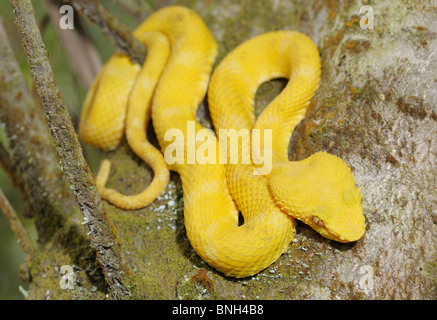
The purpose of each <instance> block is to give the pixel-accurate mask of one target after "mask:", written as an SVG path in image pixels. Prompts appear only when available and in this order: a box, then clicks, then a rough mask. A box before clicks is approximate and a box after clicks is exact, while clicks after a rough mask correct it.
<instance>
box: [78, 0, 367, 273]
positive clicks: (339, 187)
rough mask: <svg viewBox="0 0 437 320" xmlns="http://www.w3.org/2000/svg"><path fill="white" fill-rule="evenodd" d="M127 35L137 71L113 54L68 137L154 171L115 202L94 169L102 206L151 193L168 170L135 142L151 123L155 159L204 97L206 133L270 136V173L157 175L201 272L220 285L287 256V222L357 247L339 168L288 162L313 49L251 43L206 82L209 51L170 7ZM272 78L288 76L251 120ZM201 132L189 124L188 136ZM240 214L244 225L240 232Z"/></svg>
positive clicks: (207, 168)
mask: <svg viewBox="0 0 437 320" xmlns="http://www.w3.org/2000/svg"><path fill="white" fill-rule="evenodd" d="M134 35H135V36H136V37H137V38H138V39H140V40H141V41H142V42H144V44H145V45H146V46H147V48H148V55H147V58H146V61H145V63H144V65H143V66H142V67H141V66H139V65H137V64H132V63H131V62H130V60H129V58H128V57H126V56H123V55H121V54H119V53H117V54H115V55H114V56H113V57H112V58H111V59H110V60H109V61H108V62H107V63H106V64H105V66H104V67H103V68H102V71H101V72H100V73H99V75H98V77H97V79H96V80H95V82H94V84H93V86H92V87H91V89H90V90H89V93H88V95H87V97H86V99H85V102H84V107H83V110H82V114H81V119H80V123H79V134H80V137H81V138H82V140H83V141H85V142H87V143H90V144H93V145H94V146H97V147H99V148H102V149H103V150H111V149H114V148H115V147H116V146H117V145H118V144H119V142H120V141H121V139H122V138H123V135H124V133H126V138H127V141H128V143H129V145H130V146H131V148H132V149H133V150H134V152H135V153H136V154H137V155H138V156H139V157H140V158H142V159H143V160H144V161H145V162H147V163H148V164H149V165H150V166H151V167H152V169H153V170H154V178H153V181H152V183H151V185H150V186H149V187H148V188H147V189H146V190H145V191H144V192H142V193H140V194H138V195H134V196H126V195H123V194H121V193H119V192H117V191H115V190H113V189H108V188H106V187H105V182H106V179H107V178H108V175H109V172H110V162H109V161H107V160H105V161H104V162H103V163H102V167H101V169H100V172H99V174H98V176H97V187H98V190H99V193H100V194H101V196H102V198H104V199H106V200H108V201H110V202H111V203H113V204H114V205H116V206H118V207H121V208H124V209H136V208H141V207H144V206H146V205H147V204H149V203H150V202H151V201H153V200H154V199H155V198H156V197H157V196H158V195H159V194H160V193H161V192H162V190H163V189H164V188H165V186H166V185H167V182H168V179H169V172H168V169H167V165H166V163H165V161H164V160H163V157H162V155H161V153H160V152H159V151H158V150H156V149H155V148H154V147H153V146H152V145H151V144H150V143H149V142H148V141H147V139H146V129H147V127H146V126H147V123H148V121H149V119H150V117H152V121H153V125H154V128H155V131H156V135H157V138H158V142H159V145H160V147H161V150H162V151H163V152H164V150H165V148H166V147H167V146H169V145H170V143H172V142H171V141H166V139H164V137H165V133H166V131H167V130H169V129H172V128H178V129H180V130H181V131H182V132H183V133H184V135H185V137H186V136H187V132H186V131H187V121H196V110H197V107H198V105H199V104H200V102H201V101H202V99H203V97H204V95H205V94H206V91H207V89H208V102H209V108H210V112H211V117H212V119H213V124H214V127H215V129H216V130H218V129H221V128H224V129H226V128H235V129H237V130H239V129H243V128H245V129H249V130H250V129H254V128H257V129H261V131H262V130H263V129H272V132H273V141H272V145H271V146H270V147H271V149H270V150H271V155H272V161H273V167H272V170H271V172H270V173H268V174H265V175H255V174H254V170H253V169H254V167H255V165H254V164H253V163H251V164H229V165H224V164H209V163H207V164H198V163H197V164H178V163H175V164H172V165H169V166H168V167H169V168H170V170H173V171H176V172H178V173H179V175H180V177H181V180H182V187H183V200H184V222H185V228H186V232H187V236H188V238H189V240H190V243H191V245H192V246H193V247H194V249H195V250H196V252H197V253H198V254H199V255H200V256H201V257H202V258H203V259H204V260H205V261H206V262H207V263H208V264H210V265H211V266H212V267H214V268H216V269H217V270H219V271H221V272H223V273H224V274H225V275H226V276H230V277H238V278H239V277H246V276H250V275H253V274H256V273H258V272H260V271H261V270H263V269H264V268H266V267H268V266H269V265H270V264H271V263H273V262H274V261H275V260H276V259H277V258H278V257H279V256H280V255H281V254H282V253H283V252H284V251H285V250H286V249H287V247H288V245H289V243H290V242H291V241H292V239H293V237H294V232H295V225H296V221H295V218H297V219H299V220H301V221H303V222H304V223H306V224H308V225H310V226H311V227H312V228H313V229H315V230H316V231H317V232H319V233H320V234H321V235H322V236H324V237H327V238H329V239H334V240H336V241H340V242H349V241H356V240H358V239H359V238H361V236H362V235H363V234H364V230H365V219H364V215H363V212H362V206H361V194H360V189H357V188H356V187H355V182H354V179H353V176H352V173H351V170H350V168H348V166H347V165H346V163H345V162H344V161H343V160H341V159H340V158H338V157H336V156H333V155H330V154H328V153H326V152H317V153H315V154H313V155H312V156H310V157H309V158H307V159H305V160H302V161H289V160H288V156H287V150H288V143H289V139H290V136H291V133H292V132H293V130H294V128H295V127H296V125H297V124H298V123H299V122H300V121H301V120H302V119H303V118H304V116H305V111H306V108H307V106H308V104H309V101H310V99H311V98H312V96H313V95H314V92H315V91H316V89H317V87H318V84H319V81H320V59H319V54H318V50H317V48H316V47H315V45H314V44H313V42H312V41H311V40H310V39H309V38H308V37H307V36H305V35H303V34H301V33H299V32H295V31H285V30H284V31H275V32H269V33H265V34H262V35H260V36H257V37H255V38H253V39H250V40H248V41H246V42H245V43H243V44H241V45H240V46H238V47H237V48H235V49H234V50H233V51H232V52H231V53H229V54H228V55H227V56H226V57H225V58H224V59H223V60H222V61H221V62H220V64H219V65H218V66H217V68H216V69H215V70H214V73H213V75H212V77H211V80H210V73H211V70H212V66H213V63H214V60H215V57H216V54H217V44H216V41H215V40H214V37H213V36H212V34H211V32H210V31H209V30H208V29H207V27H206V25H205V24H204V22H203V21H202V20H201V18H200V17H199V16H198V15H197V14H196V13H195V12H193V11H192V10H190V9H187V8H184V7H178V6H172V7H167V8H164V9H161V10H158V11H157V12H155V13H154V14H152V15H151V16H150V17H149V18H148V19H147V20H146V21H144V22H143V23H142V24H141V25H140V26H139V27H138V28H137V29H136V30H135V32H134ZM278 77H284V78H288V79H289V82H288V84H287V86H286V87H285V88H284V89H283V91H282V92H281V93H280V94H279V95H278V96H277V97H276V98H275V99H274V100H273V101H272V102H271V103H270V104H269V105H268V106H267V107H266V108H265V109H264V110H263V112H262V113H261V115H260V116H259V117H258V119H256V122H255V119H254V110H253V109H254V107H253V105H254V97H255V93H256V90H257V88H258V87H259V86H260V85H261V84H262V83H263V82H265V81H268V80H270V79H273V78H278ZM208 83H209V85H208ZM201 129H203V127H202V126H201V125H200V124H199V123H198V122H197V121H196V122H195V130H196V132H198V131H199V130H201ZM209 134H210V135H209V136H208V138H209V139H217V138H216V137H215V135H214V133H213V132H212V131H211V132H209ZM261 141H263V140H262V139H261ZM184 143H185V144H186V143H187V142H186V141H185V142H184ZM262 146H263V145H262ZM262 146H261V147H262ZM197 147H198V145H196V148H197ZM184 150H185V154H184V157H185V160H186V158H187V152H186V150H187V148H184ZM261 150H262V149H261ZM185 163H186V161H185ZM239 212H241V213H242V215H243V217H244V224H242V225H241V226H238V215H239Z"/></svg>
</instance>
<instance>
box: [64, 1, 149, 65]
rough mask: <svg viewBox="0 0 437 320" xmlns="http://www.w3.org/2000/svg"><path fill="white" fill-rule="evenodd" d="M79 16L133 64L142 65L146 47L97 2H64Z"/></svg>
mask: <svg viewBox="0 0 437 320" xmlns="http://www.w3.org/2000/svg"><path fill="white" fill-rule="evenodd" d="M64 1H65V2H67V3H70V4H71V5H72V6H73V7H74V8H75V9H76V10H78V11H79V13H80V14H82V15H84V16H86V17H87V18H88V19H89V20H90V21H91V22H92V23H95V24H96V25H98V26H99V27H100V29H101V30H102V32H103V34H104V35H106V37H107V38H108V39H109V41H111V43H112V44H113V45H114V46H116V47H117V48H118V50H120V51H121V52H122V53H124V54H126V55H128V56H129V57H130V58H131V60H132V61H133V62H134V63H139V64H143V62H144V58H145V56H146V47H145V46H144V45H143V44H142V43H141V42H140V41H139V40H138V39H137V38H135V37H134V35H133V34H132V32H131V30H130V29H129V28H128V27H126V26H125V25H124V24H123V23H121V22H120V21H119V20H118V19H117V18H116V17H115V16H113V15H112V14H111V13H110V12H109V11H108V10H107V9H106V8H105V7H104V6H102V5H101V4H100V2H99V1H98V0H64Z"/></svg>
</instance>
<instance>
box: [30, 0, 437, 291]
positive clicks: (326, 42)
mask: <svg viewBox="0 0 437 320" xmlns="http://www.w3.org/2000/svg"><path fill="white" fill-rule="evenodd" d="M175 3H177V4H181V5H186V6H188V7H191V8H193V9H194V10H196V11H197V12H198V13H199V15H200V16H201V17H203V18H204V20H205V22H206V23H207V25H208V26H209V27H210V29H211V30H212V32H213V33H214V35H215V37H216V38H217V41H218V42H219V46H220V50H219V57H218V61H220V59H222V58H223V57H224V56H225V54H226V53H227V52H229V51H230V50H232V49H233V48H234V47H235V46H237V45H238V44H240V43H241V42H243V41H244V40H246V39H249V38H250V37H253V36H255V35H257V34H260V33H263V32H266V31H272V30H277V29H295V30H299V31H301V32H304V33H305V34H307V35H308V36H310V37H311V38H312V39H313V40H314V42H315V43H316V45H317V47H318V48H319V50H320V55H321V60H322V81H321V83H320V87H319V89H318V91H317V93H316V96H315V97H314V99H313V101H312V103H311V104H310V108H309V110H308V112H307V117H306V119H305V120H304V121H303V122H302V123H301V124H300V125H299V127H298V128H297V130H296V131H295V133H294V135H293V137H292V140H291V143H290V159H291V160H299V159H304V158H306V157H307V156H309V155H311V154H312V153H314V152H316V151H319V150H325V151H328V152H330V153H333V154H335V155H337V156H340V157H341V158H342V159H344V160H345V161H346V162H347V163H348V164H349V165H350V166H351V167H352V171H353V174H354V177H355V179H356V182H357V184H358V185H359V186H362V187H363V189H362V194H363V208H364V214H365V216H366V222H367V230H366V233H365V235H364V237H363V238H362V239H360V240H359V241H357V242H356V243H352V244H339V243H336V242H333V241H329V240H327V239H324V238H322V237H321V236H319V235H318V234H316V233H315V232H314V231H312V230H311V229H309V228H308V227H306V226H304V225H302V224H298V228H297V233H296V237H295V241H294V242H293V243H292V244H290V247H289V250H288V251H287V252H286V253H284V254H283V255H282V256H281V257H280V258H279V259H278V261H277V262H275V263H274V264H272V265H271V266H270V267H269V268H267V269H266V270H264V271H263V272H261V273H259V274H258V275H256V276H254V277H249V278H245V279H238V280H235V279H230V278H226V277H224V276H223V275H222V274H221V273H219V272H217V271H215V270H214V269H212V268H210V267H209V266H208V265H207V264H206V263H204V262H203V261H202V259H201V258H200V257H199V256H198V255H197V254H196V253H195V252H194V250H193V249H192V247H191V246H190V243H189V241H188V239H187V238H186V234H185V230H184V225H183V201H182V190H181V186H180V181H179V178H178V177H177V175H172V180H171V183H170V184H169V186H168V187H167V189H166V191H165V193H164V194H162V195H161V196H160V197H159V198H158V199H157V200H156V201H155V202H154V203H153V204H151V205H150V206H148V207H147V208H145V209H143V210H137V211H122V210H119V209H117V208H115V207H113V206H111V205H109V204H107V203H106V204H105V206H106V209H107V213H108V216H109V218H110V219H111V220H112V222H113V224H114V226H115V227H116V229H117V231H118V234H119V237H120V239H121V242H122V249H123V250H124V252H125V254H126V256H127V259H128V260H129V263H130V265H131V268H132V270H133V271H134V273H133V274H134V275H133V276H132V297H133V298H137V299H177V298H181V299H233V298H234V299H244V298H247V299H295V298H300V299H312V298H321V299H356V298H358V299H392V298H394V299H435V298H436V297H437V292H436V288H437V279H436V274H437V247H436V246H435V243H436V241H437V194H436V184H437V183H436V181H437V161H436V154H437V139H435V137H436V136H437V109H436V108H437V90H436V89H435V87H436V85H437V79H436V76H435V70H437V55H436V54H435V53H436V52H437V26H436V24H435V21H436V20H437V7H435V6H432V5H431V4H430V3H429V2H428V1H416V2H415V3H414V4H412V2H407V1H398V2H393V1H378V2H375V3H373V2H364V1H363V2H361V1H357V2H354V3H353V2H351V1H338V2H337V1H321V0H314V1H295V2H293V3H292V2H289V1H274V0H267V1H252V0H243V1H236V0H234V1H231V0H226V1H190V0H180V1H175ZM362 5H371V6H372V8H373V13H374V21H373V23H374V28H373V29H362V28H361V27H360V19H361V17H362V16H363V13H360V7H361V6H362ZM139 15H140V14H139ZM254 67H255V66H254ZM269 86H270V87H269ZM281 86H283V81H280V80H277V81H274V82H272V83H271V84H268V85H267V86H266V87H264V88H263V90H260V91H262V92H259V93H258V96H257V102H258V104H257V105H258V108H259V109H261V108H262V105H263V104H265V103H266V102H267V101H269V100H271V99H272V96H271V95H272V94H271V92H276V93H277V92H278V91H279V90H280V88H281ZM107 156H111V158H112V161H113V162H114V166H113V169H112V173H111V179H110V181H109V182H108V185H109V186H115V187H117V189H118V190H120V191H122V192H125V193H127V194H129V193H136V192H138V191H140V190H142V189H143V188H144V187H145V186H146V185H147V184H148V183H149V182H150V180H151V176H152V175H151V172H150V170H149V168H148V167H147V165H145V164H143V163H141V161H139V160H138V158H137V157H136V156H135V155H134V154H133V153H132V152H131V151H130V150H129V148H128V147H127V146H126V145H123V146H121V147H120V148H119V149H118V150H116V151H115V152H114V153H113V154H111V155H107ZM81 223H82V219H81V217H80V215H72V218H70V219H69V220H68V222H66V223H65V225H64V227H63V228H62V229H60V230H58V232H56V234H55V235H53V236H51V237H50V240H49V241H45V242H44V243H43V244H41V245H40V246H39V247H38V252H37V254H36V255H35V257H34V259H33V260H32V262H31V263H30V266H29V274H30V276H29V277H28V278H29V279H31V280H30V281H31V285H30V292H29V298H33V299H44V298H53V299H59V298H106V297H107V293H108V292H107V290H108V288H107V286H106V285H105V283H104V277H103V275H102V273H101V269H100V268H99V266H98V264H97V263H96V261H95V258H93V257H94V255H93V252H92V251H91V249H90V247H89V240H88V239H87V235H86V232H84V229H83V226H82V225H81ZM62 265H72V266H73V269H74V271H75V275H76V279H77V281H76V283H75V286H74V288H73V289H70V290H63V289H61V288H60V286H59V280H60V276H61V275H60V272H59V270H60V269H59V268H60V267H61V266H62Z"/></svg>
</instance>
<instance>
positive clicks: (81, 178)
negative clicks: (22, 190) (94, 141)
mask: <svg viewBox="0 0 437 320" xmlns="http://www.w3.org/2000/svg"><path fill="white" fill-rule="evenodd" d="M11 4H12V7H13V9H14V13H15V17H16V24H17V28H18V31H19V33H20V35H21V41H22V45H23V48H24V51H25V53H26V56H27V61H28V63H29V66H30V74H31V76H32V79H33V82H34V85H35V87H36V90H37V92H38V94H39V96H40V98H41V102H42V108H43V113H44V115H45V121H46V124H47V126H48V128H49V130H50V133H51V135H52V137H53V140H54V143H55V147H56V151H57V154H58V158H59V161H60V163H61V166H62V169H63V172H64V174H65V177H66V179H67V182H68V183H69V185H70V189H71V190H72V191H73V194H74V196H75V198H76V202H77V204H78V205H79V208H80V210H81V212H82V214H83V216H84V220H85V222H86V227H87V229H88V231H89V232H88V233H89V234H90V235H91V246H92V247H93V248H94V250H96V253H97V259H98V261H99V263H100V265H101V266H102V269H103V272H104V274H105V279H106V282H107V283H108V285H109V287H110V289H111V295H112V297H113V298H116V297H121V298H127V297H129V296H130V294H131V293H130V290H129V285H128V277H127V276H128V275H130V274H131V269H130V267H129V265H128V264H127V262H126V258H125V257H124V254H123V252H122V250H121V245H120V242H119V238H118V235H117V232H116V230H115V228H114V226H113V225H112V223H111V221H110V220H109V219H108V217H107V215H106V212H105V210H104V207H103V203H102V201H101V199H100V196H99V194H98V193H97V189H96V187H95V183H94V176H93V175H92V173H91V171H90V169H89V167H88V165H87V163H86V161H85V159H84V157H83V154H82V148H81V146H80V144H79V140H78V138H77V135H76V132H75V131H74V128H73V125H72V123H71V121H70V118H69V115H68V112H67V108H66V106H65V102H64V99H63V97H62V94H61V92H60V90H59V88H58V86H57V84H56V80H55V78H54V75H53V71H52V68H51V66H50V63H49V59H48V53H47V50H46V48H45V46H44V43H43V41H42V38H41V34H40V32H39V30H38V23H37V21H36V18H35V12H34V9H33V7H32V3H31V0H11Z"/></svg>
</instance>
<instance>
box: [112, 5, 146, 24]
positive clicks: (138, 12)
mask: <svg viewBox="0 0 437 320" xmlns="http://www.w3.org/2000/svg"><path fill="white" fill-rule="evenodd" d="M112 2H114V3H115V4H116V5H117V6H119V7H120V8H122V9H123V10H124V11H126V12H129V14H130V15H132V16H133V17H135V19H137V20H138V21H142V20H144V19H146V18H147V16H148V15H149V14H150V13H151V12H152V11H153V8H152V7H151V6H150V4H148V3H147V2H146V1H143V0H112Z"/></svg>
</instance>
